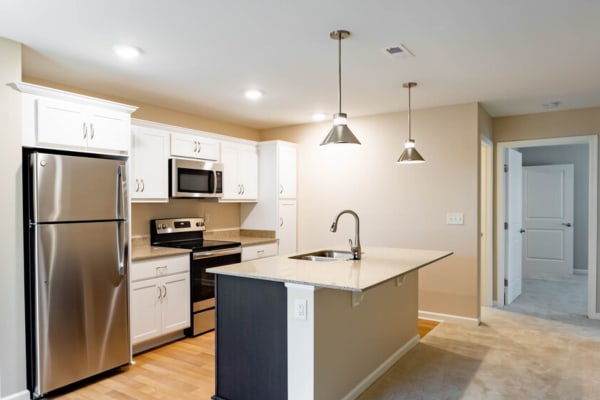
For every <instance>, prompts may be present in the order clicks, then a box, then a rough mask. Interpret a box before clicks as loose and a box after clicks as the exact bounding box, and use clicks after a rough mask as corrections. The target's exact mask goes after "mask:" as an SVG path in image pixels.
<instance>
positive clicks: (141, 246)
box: [131, 236, 191, 261]
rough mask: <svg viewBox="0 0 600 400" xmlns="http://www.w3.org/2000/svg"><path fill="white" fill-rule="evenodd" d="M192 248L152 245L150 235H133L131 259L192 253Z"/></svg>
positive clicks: (137, 259)
mask: <svg viewBox="0 0 600 400" xmlns="http://www.w3.org/2000/svg"><path fill="white" fill-rule="evenodd" d="M190 251H191V250H190V249H178V248H175V247H158V246H150V239H149V237H148V236H141V237H133V238H132V239H131V260H132V261H139V260H147V259H150V258H157V257H168V256H176V255H179V254H190Z"/></svg>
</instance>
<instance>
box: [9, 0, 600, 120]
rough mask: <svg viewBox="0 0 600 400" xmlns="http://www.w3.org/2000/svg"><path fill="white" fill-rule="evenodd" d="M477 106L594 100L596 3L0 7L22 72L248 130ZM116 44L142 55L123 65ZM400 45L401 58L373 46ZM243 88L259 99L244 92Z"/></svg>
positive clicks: (160, 2)
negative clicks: (19, 52)
mask: <svg viewBox="0 0 600 400" xmlns="http://www.w3.org/2000/svg"><path fill="white" fill-rule="evenodd" d="M336 29H347V30H349V31H351V33H352V36H351V37H350V38H348V39H346V40H344V41H343V42H342V64H343V66H342V89H343V105H342V109H343V111H344V112H346V113H348V116H349V119H350V120H351V119H352V117H358V116H364V115H372V114H379V113H386V112H393V111H399V110H406V109H407V107H408V106H407V103H408V101H407V91H406V89H403V88H402V83H403V82H407V81H415V82H417V83H418V84H419V86H417V87H416V88H415V89H413V91H412V105H413V108H427V107H435V106H443V105H450V104H459V103H466V102H476V101H477V102H481V103H482V104H483V106H484V107H485V108H486V110H487V111H488V112H489V113H490V114H491V115H492V116H503V115H514V114H523V113H534V112H541V111H544V108H543V107H542V103H546V102H549V101H560V103H561V104H560V107H559V108H558V109H569V108H581V107H593V106H600V1H598V0H505V1H499V0H453V1H448V0H422V1H415V0H411V1H407V0H372V1H366V0H299V1H291V0H213V1H208V0H170V1H166V0H155V1H152V0H97V1H82V0H79V1H78V0H52V1H48V0H0V37H5V38H9V39H12V40H15V41H18V42H21V43H23V44H24V45H25V47H24V57H23V70H24V71H23V73H24V75H25V76H32V77H37V78H41V79H44V80H49V81H54V82H58V83H63V84H66V85H71V86H75V87H80V88H84V89H88V90H92V91H95V92H99V93H104V94H108V95H114V96H120V97H124V98H128V99H132V100H136V101H141V102H145V103H150V104H155V105H159V106H163V107H167V108H172V109H177V110H181V111H186V112H190V113H195V114H199V115H204V116H208V117H211V118H214V119H220V120H226V121H230V122H234V123H238V124H240V125H244V126H249V127H253V128H258V129H261V128H268V127H275V126H284V125H292V124H298V123H305V122H311V116H312V114H313V113H315V112H317V111H320V112H324V113H326V114H327V115H329V114H333V113H334V112H336V111H337V42H336V41H334V40H331V39H330V38H329V32H330V31H333V30H336ZM117 43H128V44H132V45H135V46H138V47H140V48H142V49H143V51H144V54H143V56H142V57H141V58H139V59H138V60H135V61H133V62H124V61H122V60H120V59H117V57H116V56H115V55H114V53H113V52H112V46H113V45H114V44H117ZM398 44H404V45H405V46H406V47H407V48H408V49H409V50H410V51H411V52H413V53H414V55H415V56H414V57H412V58H404V59H402V58H394V57H392V56H390V55H388V54H386V53H385V52H384V51H383V49H384V48H386V47H389V46H393V45H398ZM247 88H258V89H260V90H262V91H264V93H265V96H264V98H263V99H262V100H260V101H259V102H255V103H252V102H249V101H247V100H246V99H245V98H244V97H243V92H244V90H245V89H247Z"/></svg>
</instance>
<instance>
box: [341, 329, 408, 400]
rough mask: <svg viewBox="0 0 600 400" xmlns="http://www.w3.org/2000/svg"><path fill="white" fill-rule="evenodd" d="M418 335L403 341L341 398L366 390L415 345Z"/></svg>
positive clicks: (347, 399) (350, 396) (352, 396)
mask: <svg viewBox="0 0 600 400" xmlns="http://www.w3.org/2000/svg"><path fill="white" fill-rule="evenodd" d="M419 340H420V339H419V335H415V336H414V337H413V338H412V339H410V340H409V341H408V342H406V343H404V345H403V346H402V347H400V348H399V349H398V350H396V351H395V352H394V354H392V355H391V356H389V357H388V358H387V360H385V361H384V362H383V363H382V364H381V365H379V366H378V367H377V368H375V369H374V370H373V372H371V373H370V374H369V375H367V376H366V377H365V379H363V380H362V381H361V382H360V383H359V384H358V385H356V386H355V387H354V389H352V390H351V391H350V392H348V394H346V395H345V396H344V397H343V398H342V400H354V399H356V398H358V396H360V395H361V393H362V392H364V391H365V390H367V388H368V387H369V386H371V385H372V384H373V383H374V382H375V381H376V380H377V379H379V378H380V377H381V376H382V375H383V374H385V373H386V372H387V370H388V369H390V368H391V367H392V365H394V364H395V363H396V361H398V360H399V359H401V358H402V356H404V355H405V354H406V353H408V351H409V350H410V349H412V348H413V347H415V346H416V345H417V344H418V343H419Z"/></svg>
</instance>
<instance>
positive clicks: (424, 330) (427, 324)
mask: <svg viewBox="0 0 600 400" xmlns="http://www.w3.org/2000/svg"><path fill="white" fill-rule="evenodd" d="M439 324H440V323H439V322H438V321H433V320H431V319H419V336H420V337H423V336H425V335H427V334H428V333H429V332H431V331H432V330H433V329H434V328H435V327H436V326H438V325H439Z"/></svg>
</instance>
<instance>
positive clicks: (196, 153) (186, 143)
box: [171, 133, 219, 161]
mask: <svg viewBox="0 0 600 400" xmlns="http://www.w3.org/2000/svg"><path fill="white" fill-rule="evenodd" d="M171 155H172V156H174V157H186V158H196V159H199V160H210V161H219V141H218V140H216V139H211V138H206V137H202V136H197V135H191V134H186V133H171Z"/></svg>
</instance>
